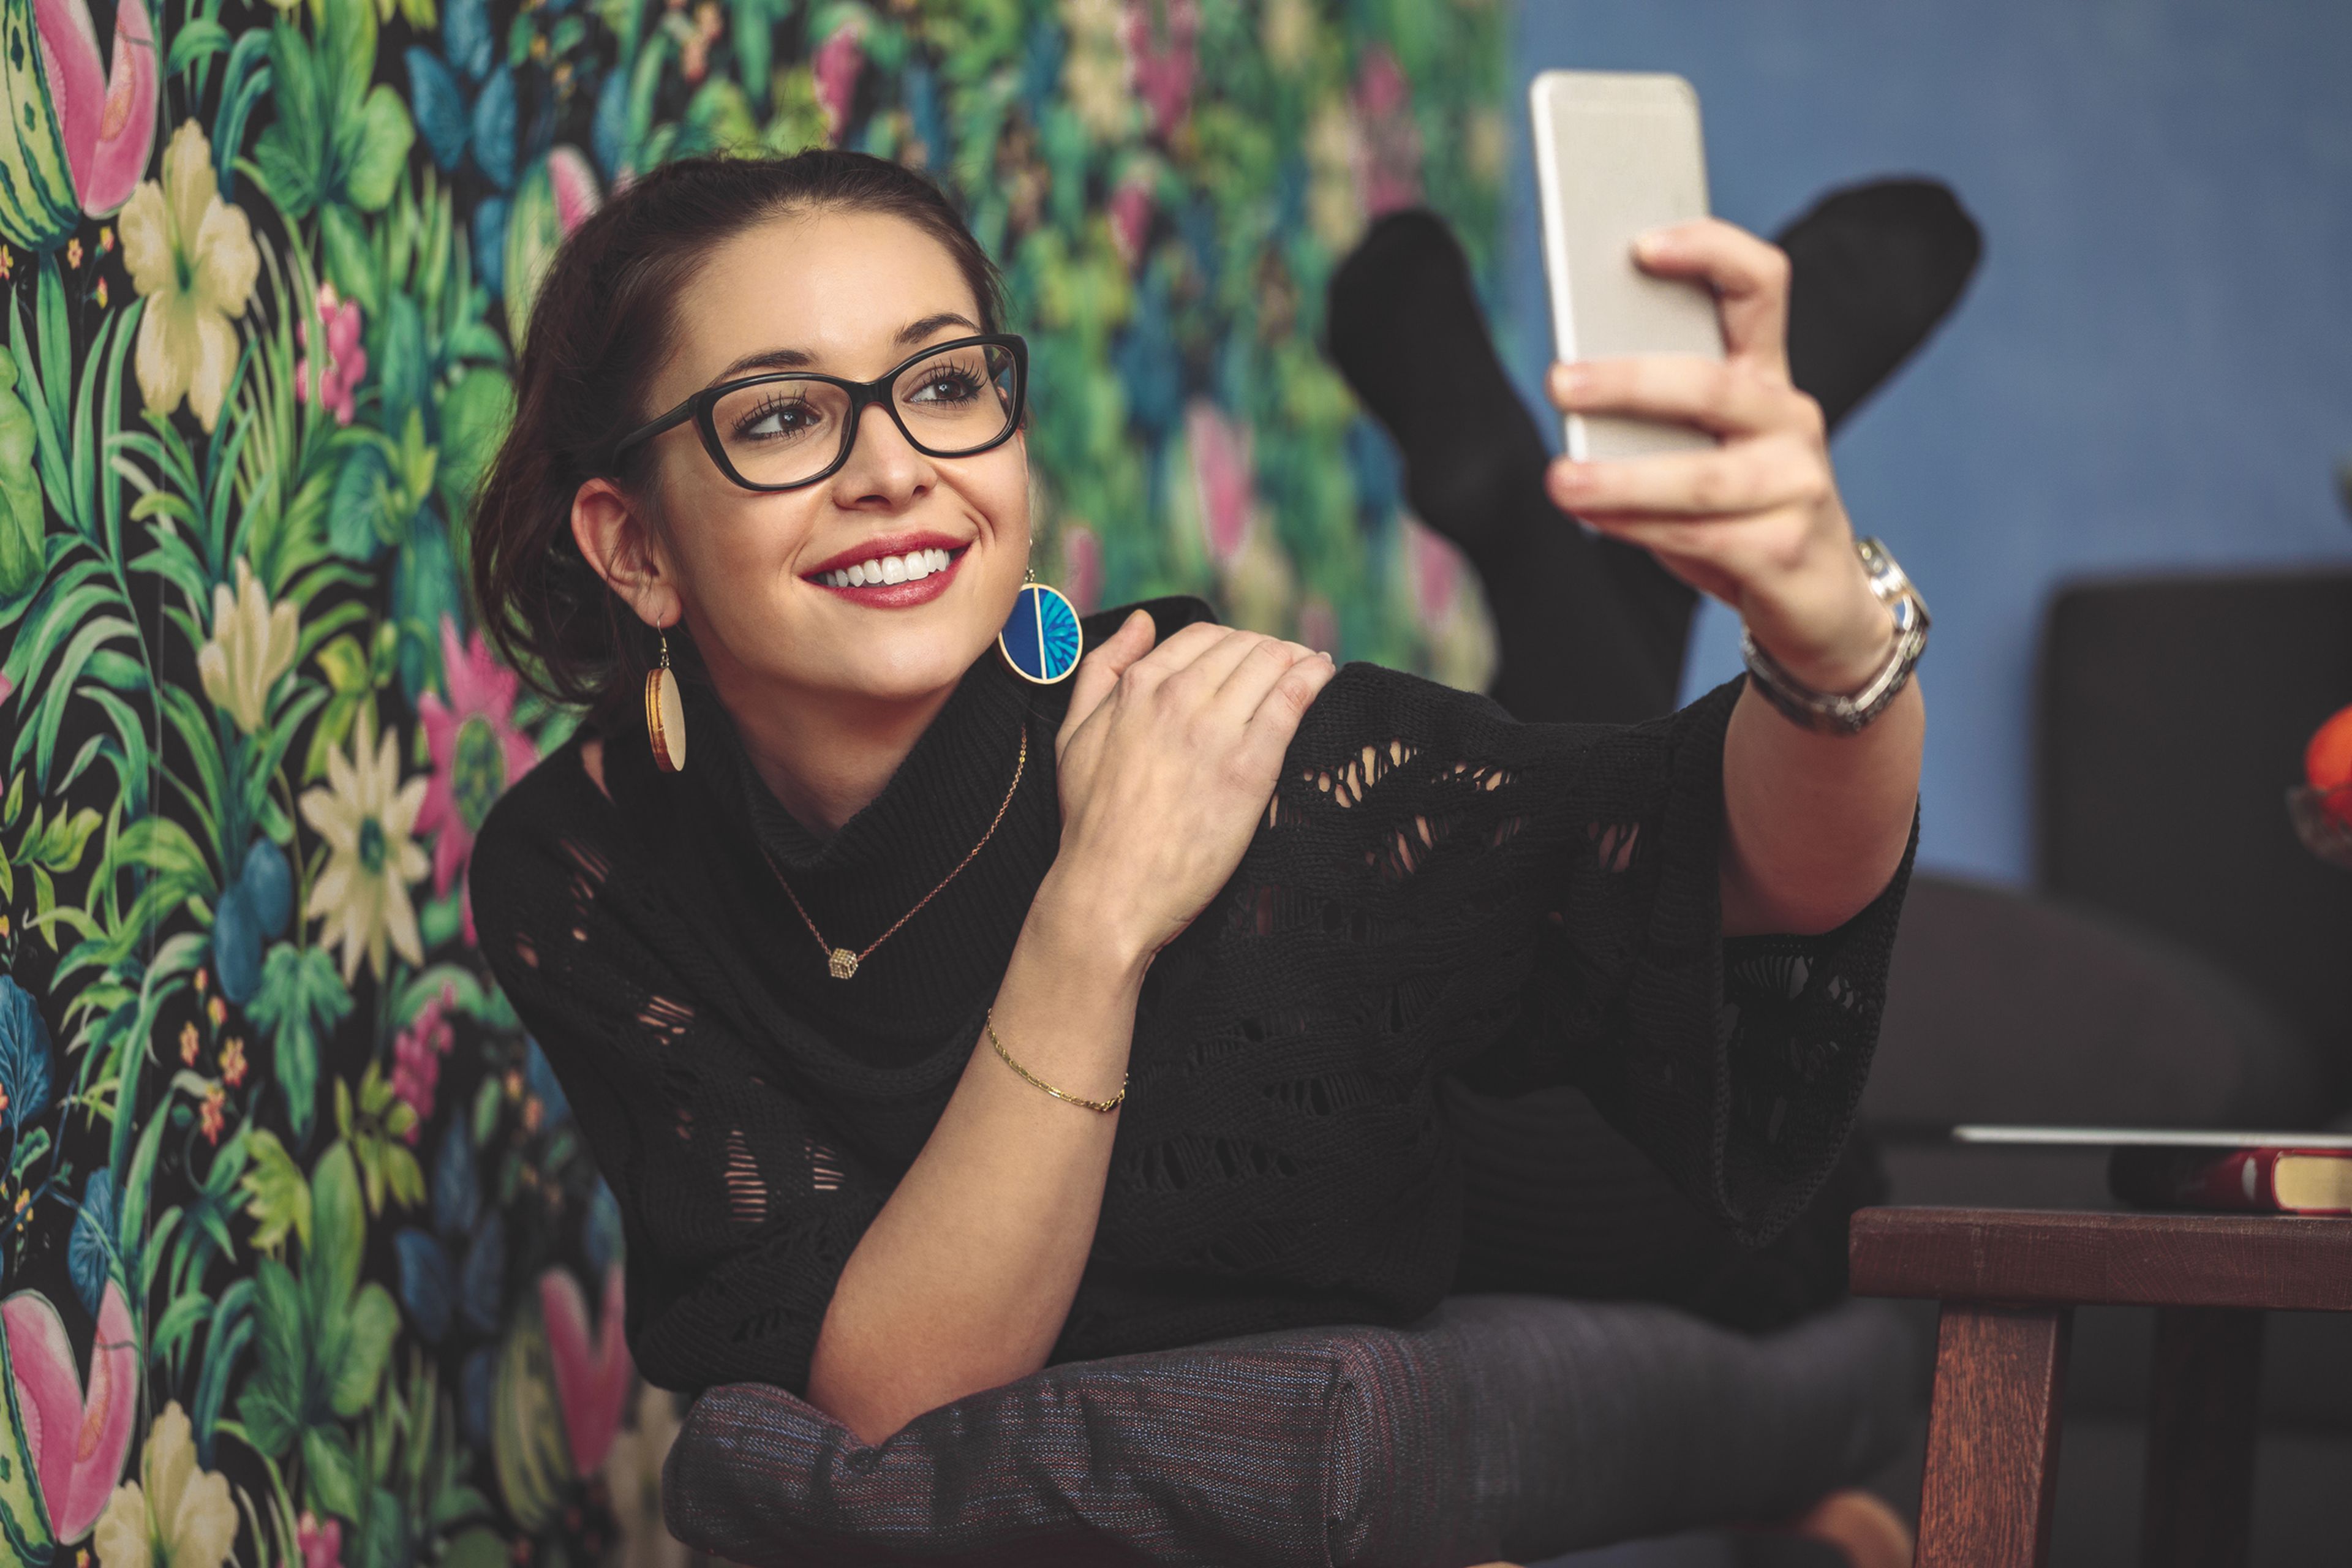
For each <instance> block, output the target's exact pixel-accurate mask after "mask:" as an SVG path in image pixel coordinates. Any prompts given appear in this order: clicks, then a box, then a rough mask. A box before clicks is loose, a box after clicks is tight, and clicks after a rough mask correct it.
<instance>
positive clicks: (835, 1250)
mask: <svg viewBox="0 0 2352 1568" xmlns="http://www.w3.org/2000/svg"><path fill="white" fill-rule="evenodd" d="M527 783H528V784H530V788H528V789H527V790H522V791H517V792H515V793H514V794H513V795H509V801H508V802H502V803H501V804H500V806H499V811H498V812H497V813H496V814H494V816H493V817H492V819H491V820H492V822H493V823H494V824H495V825H496V826H498V828H499V831H497V832H488V831H486V832H485V833H484V834H483V835H482V837H481V839H480V841H479V843H478V845H477V847H476V849H475V858H474V863H473V868H472V871H471V883H472V888H473V899H474V907H475V918H476V922H477V925H478V928H479V929H480V930H481V931H482V932H483V933H484V952H485V955H486V956H487V957H488V960H489V963H490V966H491V969H492V971H493V972H494V973H496V974H497V976H498V979H499V984H500V985H501V986H503V987H504V988H505V990H506V993H507V995H508V997H509V1000H511V1001H512V1002H513V1004H514V1006H515V1010H516V1012H517V1013H518V1014H519V1015H520V1016H521V1017H522V1019H523V1020H524V1023H525V1024H526V1026H529V1027H530V1029H531V1031H532V1032H533V1033H534V1034H535V1035H536V1036H538V1037H539V1038H540V1040H541V1045H542V1048H544V1049H545V1050H546V1051H547V1053H548V1055H549V1057H550V1059H551V1062H553V1063H554V1064H556V1065H557V1071H558V1074H559V1076H560V1077H561V1079H562V1084H563V1090H564V1094H565V1097H566V1098H567V1099H569V1100H570V1101H571V1102H572V1109H573V1110H574V1112H575V1113H576V1114H577V1115H578V1117H579V1120H580V1125H581V1129H582V1131H583V1133H584V1134H585V1136H586V1138H587V1141H588V1143H589V1147H590V1150H591V1152H593V1154H594V1156H595V1158H596V1162H597V1164H598V1166H599V1167H600V1168H601V1170H602V1171H603V1173H604V1178H605V1180H606V1182H607V1183H608V1184H610V1185H611V1186H612V1188H613V1190H614V1194H615V1195H616V1196H617V1197H618V1199H619V1201H620V1209H621V1215H622V1224H623V1236H624V1239H625V1243H626V1246H627V1251H628V1260H629V1272H628V1289H627V1295H626V1300H627V1317H626V1329H627V1337H628V1342H629V1347H630V1350H631V1352H632V1353H633V1354H634V1355H635V1359H636V1363H637V1366H638V1369H639V1370H640V1371H642V1372H643V1373H645V1375H646V1378H647V1379H648V1380H649V1381H651V1382H653V1383H654V1384H657V1385H659V1386H661V1387H665V1388H677V1389H689V1390H690V1389H699V1388H703V1387H706V1386H709V1385H710V1384H718V1383H730V1382H740V1381H746V1380H750V1381H757V1382H762V1383H774V1384H782V1385H783V1386H785V1387H788V1388H792V1389H795V1390H803V1391H804V1390H805V1388H806V1385H807V1381H808V1363H809V1358H810V1355H811V1354H812V1352H814V1349H815V1345H816V1331H817V1328H818V1326H819V1325H820V1324H821V1323H822V1322H823V1321H824V1311H825V1307H826V1305H827V1303H829V1302H830V1301H831V1300H832V1298H833V1289H834V1285H835V1281H836V1280H838V1279H839V1278H840V1276H841V1270H842V1268H843V1266H844V1265H845V1263H847V1262H848V1260H849V1254H850V1251H851V1249H852V1248H854V1247H856V1245H857V1239H858V1237H860V1236H862V1235H864V1234H865V1231H866V1226H868V1225H869V1224H871V1223H872V1221H873V1218H874V1215H875V1214H876V1213H877V1211H878V1210H879V1209H880V1208H881V1206H882V1203H883V1200H884V1199H885V1198H887V1196H888V1195H889V1194H888V1190H887V1187H886V1186H883V1185H881V1184H878V1183H877V1182H876V1181H875V1180H874V1179H873V1178H872V1176H871V1175H870V1174H869V1173H867V1172H866V1171H865V1170H864V1169H862V1168H860V1166H859V1164H858V1163H856V1161H855V1160H854V1159H853V1158H852V1157H851V1155H850V1154H849V1153H848V1152H847V1151H846V1150H845V1148H844V1146H843V1145H842V1143H841V1142H840V1141H839V1140H838V1139H837V1138H835V1136H834V1135H833V1134H832V1132H831V1131H829V1130H828V1129H827V1128H826V1127H825V1126H824V1124H823V1122H822V1121H821V1120H820V1119H819V1117H818V1116H817V1115H816V1114H814V1111H813V1110H812V1108H811V1105H810V1102H809V1100H807V1098H806V1097H804V1096H802V1095H798V1094H795V1093H793V1092H790V1091H788V1090H787V1089H784V1088H782V1087H781V1086H779V1085H778V1084H777V1083H776V1082H774V1081H773V1079H774V1073H773V1068H772V1063H771V1062H768V1061H764V1060H763V1059H762V1058H761V1053H760V1052H758V1051H757V1050H755V1049H753V1048H751V1047H749V1046H748V1045H747V1043H746V1042H745V1041H744V1040H743V1039H742V1038H741V1037H740V1035H739V1034H738V1032H737V1030H736V1029H735V1028H734V1027H733V1026H731V1025H730V1022H729V1021H728V1019H727V1017H726V1016H725V1014H724V1013H723V1012H722V1011H721V1010H719V1009H716V1008H711V1007H709V1006H706V1005H703V998H701V997H700V996H698V994H697V989H698V987H697V986H696V984H694V983H692V982H689V981H688V980H686V979H685V978H684V977H682V976H681V975H679V974H678V973H675V972H674V970H673V968H672V967H671V966H670V964H669V963H667V961H666V960H665V958H664V957H662V956H660V945H661V944H657V943H656V942H650V941H648V940H646V932H645V931H643V930H642V929H641V926H640V922H641V921H643V920H644V919H646V918H647V917H648V916H650V918H652V919H656V920H659V919H661V918H663V917H662V914H661V912H660V911H659V910H658V909H657V908H656V907H650V906H648V905H646V903H645V902H643V901H642V900H638V899H635V898H632V897H628V896H625V895H618V894H616V893H615V891H614V889H609V888H608V887H607V882H608V879H609V878H610V877H611V875H612V873H613V870H614V863H613V860H612V856H613V854H614V850H615V847H616V839H617V837H618V836H616V835H613V834H612V833H611V832H610V827H611V826H612V824H611V819H612V816H613V814H614V806H613V805H612V803H611V802H610V801H608V800H607V799H605V798H604V795H601V794H599V793H598V792H597V790H596V787H595V786H594V785H593V784H591V783H590V782H589V780H588V778H587V776H586V774H585V773H583V771H582V770H581V767H580V763H579V756H578V752H577V748H576V747H573V748H568V749H566V750H565V751H563V752H558V753H556V754H555V755H554V756H552V757H551V758H550V759H548V761H547V762H546V763H542V764H541V767H540V769H538V770H537V771H535V772H534V773H532V774H531V775H530V780H529V781H527ZM509 802H510V803H511V806H512V809H509Z"/></svg>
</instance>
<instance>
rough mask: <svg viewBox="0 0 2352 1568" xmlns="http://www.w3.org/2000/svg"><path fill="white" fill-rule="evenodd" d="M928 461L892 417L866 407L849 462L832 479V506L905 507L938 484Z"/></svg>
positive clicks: (876, 407) (885, 411) (881, 409)
mask: <svg viewBox="0 0 2352 1568" xmlns="http://www.w3.org/2000/svg"><path fill="white" fill-rule="evenodd" d="M938 479H939V474H938V470H937V469H935V468H932V467H931V460H930V459H929V458H927V457H925V456H923V454H922V453H920V452H919V451H917V450H916V449H915V447H914V444H913V443H912V442H910V441H908V439H907V437H906V433H905V432H903V431H901V430H900V429H899V428H898V421H896V420H894V419H892V418H891V417H890V411H889V410H888V409H887V408H885V407H883V406H882V405H880V404H878V403H874V404H868V405H866V408H865V410H864V411H863V412H862V413H860V414H859V415H858V417H857V430H856V435H855V436H854V437H852V438H851V442H850V447H849V460H848V461H847V462H845V463H844V464H843V465H842V466H841V471H840V472H839V473H838V474H835V476H834V500H835V501H836V502H837V503H838V504H840V505H842V506H845V507H885V508H888V509H890V510H897V509H898V508H900V507H904V506H906V505H908V503H909V502H912V501H914V500H918V499H919V498H920V497H921V496H922V495H923V493H924V492H925V491H927V490H929V489H930V488H931V486H932V485H933V484H934V483H936V482H937V481H938Z"/></svg>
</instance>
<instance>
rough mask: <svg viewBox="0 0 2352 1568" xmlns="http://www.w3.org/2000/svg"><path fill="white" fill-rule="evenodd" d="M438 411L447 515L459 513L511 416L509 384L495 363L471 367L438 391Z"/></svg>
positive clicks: (464, 510) (467, 503) (495, 453)
mask: <svg viewBox="0 0 2352 1568" xmlns="http://www.w3.org/2000/svg"><path fill="white" fill-rule="evenodd" d="M439 413H440V417H441V472H440V480H441V494H442V498H443V500H445V501H446V503H447V505H448V508H449V514H450V515H451V516H452V517H463V516H465V515H466V514H467V511H468V510H470V509H471V508H472V506H473V502H474V495H475V491H476V490H477V489H478V488H479V487H480V485H481V482H482V479H484V477H485V476H486V475H488V472H489V468H490V462H491V459H493V458H496V457H497V456H498V452H499V442H501V441H503V440H505V439H506V435H507V426H508V424H509V421H511V420H512V419H513V418H514V383H513V381H512V380H510V379H509V377H508V375H507V373H506V372H505V371H503V370H500V369H499V368H498V367H496V366H495V365H475V366H473V367H472V368H470V369H468V370H467V371H466V372H465V374H462V375H460V376H458V378H457V384H455V385H453V386H452V387H450V388H449V390H448V391H447V392H446V393H444V394H442V396H441V406H440V410H439Z"/></svg>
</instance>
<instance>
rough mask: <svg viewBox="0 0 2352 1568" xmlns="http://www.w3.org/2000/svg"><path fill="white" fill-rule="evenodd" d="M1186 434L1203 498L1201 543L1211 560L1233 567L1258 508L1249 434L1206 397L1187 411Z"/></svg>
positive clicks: (1198, 493) (1196, 488)
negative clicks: (1251, 464) (1203, 544)
mask: <svg viewBox="0 0 2352 1568" xmlns="http://www.w3.org/2000/svg"><path fill="white" fill-rule="evenodd" d="M1184 438H1185V442H1186V444H1187V445H1188V446H1190V447H1192V487H1193V490H1194V494H1195V496H1196V498H1197V500H1198V501H1199V506H1200V516H1201V538H1202V542H1203V543H1205V544H1206V545H1207V546H1208V547H1209V559H1210V560H1211V561H1212V562H1213V563H1215V564H1216V565H1218V566H1219V567H1224V566H1230V565H1232V564H1233V563H1234V558H1235V557H1237V556H1238V555H1240V554H1241V552H1242V546H1243V545H1244V544H1246V543H1248V542H1249V531H1250V521H1251V519H1252V517H1253V516H1254V514H1255V512H1256V510H1257V494H1256V484H1255V480H1254V479H1252V478H1251V474H1250V450H1249V437H1247V436H1246V435H1244V433H1243V432H1242V431H1241V430H1240V429H1239V428H1238V427H1236V426H1234V422H1233V421H1232V420H1231V419H1228V418H1227V417H1225V415H1224V413H1223V410H1221V409H1219V408H1218V407H1217V405H1215V404H1213V403H1210V402H1207V401H1205V400H1201V401H1195V402H1194V403H1193V404H1192V406H1191V407H1189V408H1187V409H1185V410H1184Z"/></svg>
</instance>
